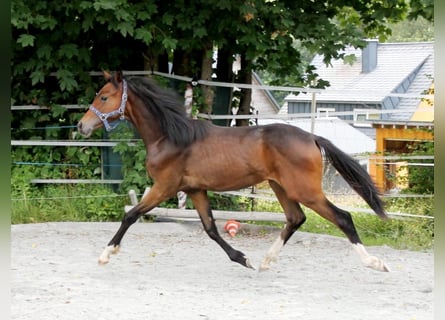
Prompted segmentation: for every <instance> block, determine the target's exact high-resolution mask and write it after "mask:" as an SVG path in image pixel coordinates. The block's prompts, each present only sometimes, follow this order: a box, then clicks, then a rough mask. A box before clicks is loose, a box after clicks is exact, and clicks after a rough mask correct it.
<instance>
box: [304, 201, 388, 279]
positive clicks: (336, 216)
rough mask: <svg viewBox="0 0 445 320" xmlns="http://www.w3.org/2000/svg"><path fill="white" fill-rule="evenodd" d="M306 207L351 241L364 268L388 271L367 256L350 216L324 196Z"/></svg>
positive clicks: (377, 260)
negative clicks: (329, 222) (332, 224)
mask: <svg viewBox="0 0 445 320" xmlns="http://www.w3.org/2000/svg"><path fill="white" fill-rule="evenodd" d="M304 204H305V205H306V206H308V207H309V208H311V209H312V210H314V211H315V212H317V213H318V214H319V215H321V216H322V217H323V218H325V219H327V220H329V221H331V222H332V223H334V224H335V225H336V226H337V227H338V228H339V229H340V230H342V231H343V233H344V234H345V235H346V236H347V237H348V239H349V241H351V243H352V245H353V248H354V249H355V251H356V252H357V253H358V255H359V256H360V259H361V260H362V262H363V264H364V265H365V266H366V267H369V268H372V269H374V270H378V271H390V270H389V268H388V267H387V266H386V264H385V263H384V262H383V261H382V260H380V259H379V258H377V257H374V256H371V255H369V253H368V252H367V251H366V249H365V247H364V246H363V244H362V242H361V240H360V237H359V235H358V233H357V230H356V229H355V226H354V222H353V221H352V217H351V214H350V213H349V212H347V211H345V210H342V209H340V208H338V207H336V206H335V205H334V204H332V203H331V202H330V201H329V200H327V199H326V198H325V197H324V196H323V197H322V199H321V200H320V201H317V202H311V203H304Z"/></svg>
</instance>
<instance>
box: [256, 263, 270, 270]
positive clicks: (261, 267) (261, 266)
mask: <svg viewBox="0 0 445 320" xmlns="http://www.w3.org/2000/svg"><path fill="white" fill-rule="evenodd" d="M269 269H270V264H265V263H262V264H261V265H260V267H259V269H258V270H259V271H260V272H264V271H267V270H269Z"/></svg>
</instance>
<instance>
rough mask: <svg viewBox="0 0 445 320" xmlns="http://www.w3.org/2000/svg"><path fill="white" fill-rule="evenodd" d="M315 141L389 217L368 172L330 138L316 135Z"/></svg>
mask: <svg viewBox="0 0 445 320" xmlns="http://www.w3.org/2000/svg"><path fill="white" fill-rule="evenodd" d="M315 142H316V143H317V145H318V147H319V148H320V150H322V152H323V153H324V155H325V157H326V158H327V160H328V161H329V162H330V163H331V164H332V165H333V166H334V168H335V169H337V171H338V172H339V173H340V175H341V176H342V177H343V178H344V179H345V180H346V182H347V183H348V184H349V185H350V186H351V188H352V189H354V190H355V192H357V193H358V194H359V195H360V196H361V197H362V198H363V199H364V200H365V201H366V203H367V204H368V205H369V206H370V207H371V208H372V209H373V210H374V211H375V213H377V214H378V215H379V216H380V217H382V218H387V215H386V213H385V209H384V208H383V206H384V204H383V201H382V199H381V198H380V193H379V191H378V190H377V188H376V186H375V184H374V182H373V181H372V179H371V177H370V176H369V174H368V172H366V170H365V169H363V168H362V167H361V166H360V164H359V163H358V162H357V161H356V160H354V159H353V158H352V157H350V156H349V155H347V154H346V153H344V152H343V151H341V150H340V149H338V148H337V147H336V146H334V145H333V144H332V143H331V142H330V141H329V140H327V139H325V138H322V137H319V136H315Z"/></svg>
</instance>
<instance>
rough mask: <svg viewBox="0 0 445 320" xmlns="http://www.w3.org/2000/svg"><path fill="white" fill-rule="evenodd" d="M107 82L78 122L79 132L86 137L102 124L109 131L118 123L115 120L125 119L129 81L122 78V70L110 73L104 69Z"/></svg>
mask: <svg viewBox="0 0 445 320" xmlns="http://www.w3.org/2000/svg"><path fill="white" fill-rule="evenodd" d="M104 78H105V80H106V81H107V83H106V84H105V85H104V86H103V87H102V88H101V89H100V90H99V92H98V93H97V94H96V97H95V98H94V100H93V102H92V103H91V105H90V107H89V109H88V111H87V112H86V113H85V114H84V116H83V117H82V119H80V121H79V123H78V124H77V129H78V131H79V133H80V134H81V135H83V136H85V137H89V136H91V134H92V133H93V131H94V130H95V129H98V128H100V127H102V126H104V127H105V129H106V130H107V131H109V130H112V129H113V128H114V127H115V126H116V124H112V123H110V121H114V120H118V119H120V120H123V119H124V113H125V105H126V102H127V83H126V81H125V80H124V79H123V78H122V72H116V73H113V74H110V73H108V72H106V71H104Z"/></svg>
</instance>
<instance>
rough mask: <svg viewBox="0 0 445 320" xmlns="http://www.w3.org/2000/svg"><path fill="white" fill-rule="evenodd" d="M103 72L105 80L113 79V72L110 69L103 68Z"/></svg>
mask: <svg viewBox="0 0 445 320" xmlns="http://www.w3.org/2000/svg"><path fill="white" fill-rule="evenodd" d="M102 73H103V75H104V78H105V81H107V82H108V81H110V80H111V73H109V72H108V71H105V70H102Z"/></svg>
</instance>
